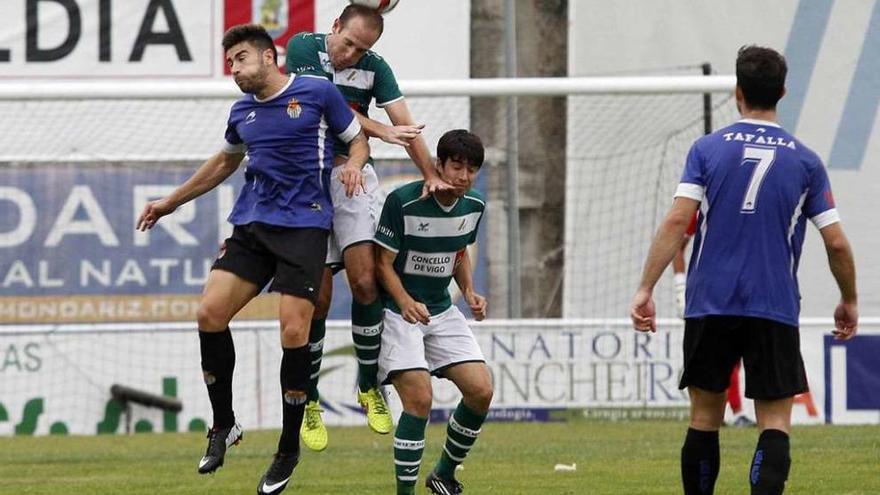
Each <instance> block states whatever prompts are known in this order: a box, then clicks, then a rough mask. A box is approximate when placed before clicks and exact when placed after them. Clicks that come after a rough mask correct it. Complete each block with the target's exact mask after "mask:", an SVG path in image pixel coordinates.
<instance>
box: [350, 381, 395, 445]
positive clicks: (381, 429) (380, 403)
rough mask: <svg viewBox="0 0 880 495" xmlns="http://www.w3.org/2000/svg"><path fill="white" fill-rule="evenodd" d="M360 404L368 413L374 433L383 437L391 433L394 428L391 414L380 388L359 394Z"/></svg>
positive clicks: (368, 422)
mask: <svg viewBox="0 0 880 495" xmlns="http://www.w3.org/2000/svg"><path fill="white" fill-rule="evenodd" d="M358 403H359V404H360V405H361V407H363V408H364V411H366V412H367V424H368V425H370V428H372V429H373V431H375V432H376V433H379V434H381V435H385V434H387V433H390V432H391V430H392V428H394V423H393V422H392V421H391V412H390V411H389V410H388V406H387V405H386V404H385V398H384V397H382V393H381V392H379V389H378V388H376V387H373V388H371V389H370V390H367V391H366V392H358Z"/></svg>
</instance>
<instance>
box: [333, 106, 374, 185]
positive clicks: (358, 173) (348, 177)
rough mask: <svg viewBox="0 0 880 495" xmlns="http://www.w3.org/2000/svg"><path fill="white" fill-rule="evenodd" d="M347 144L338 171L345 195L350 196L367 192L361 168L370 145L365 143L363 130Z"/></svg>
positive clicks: (366, 158) (365, 160)
mask: <svg viewBox="0 0 880 495" xmlns="http://www.w3.org/2000/svg"><path fill="white" fill-rule="evenodd" d="M355 113H356V112H355ZM348 144H349V148H348V159H347V160H346V162H345V164H344V165H342V169H341V170H340V171H339V181H340V182H342V183H343V184H345V195H346V196H348V197H349V198H350V197H352V196H355V195H357V194H360V193H362V192H363V193H366V192H367V186H366V184H365V183H364V174H363V173H362V170H363V169H364V165H365V164H366V163H367V160H368V159H369V158H370V145H369V144H368V143H367V137H366V136H365V135H364V133H363V131H361V132H359V133H358V135H357V136H355V137H354V139H352V140H351V142H349V143H348Z"/></svg>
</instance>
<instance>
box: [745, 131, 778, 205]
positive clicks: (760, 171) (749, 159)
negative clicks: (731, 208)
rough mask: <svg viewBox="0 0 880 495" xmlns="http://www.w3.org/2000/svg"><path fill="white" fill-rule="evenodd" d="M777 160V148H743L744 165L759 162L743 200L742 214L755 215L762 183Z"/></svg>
mask: <svg viewBox="0 0 880 495" xmlns="http://www.w3.org/2000/svg"><path fill="white" fill-rule="evenodd" d="M775 158H776V148H775V147H764V146H743V157H742V163H741V164H742V165H745V164H747V163H753V162H757V164H756V165H755V170H754V171H752V178H751V179H750V180H749V187H748V189H746V195H745V197H744V198H743V203H742V208H741V209H740V213H754V212H755V208H756V207H757V204H756V203H757V202H758V192H759V191H760V190H761V183H762V182H764V177H765V176H766V175H767V172H768V171H769V170H770V166H771V165H773V160H774V159H775Z"/></svg>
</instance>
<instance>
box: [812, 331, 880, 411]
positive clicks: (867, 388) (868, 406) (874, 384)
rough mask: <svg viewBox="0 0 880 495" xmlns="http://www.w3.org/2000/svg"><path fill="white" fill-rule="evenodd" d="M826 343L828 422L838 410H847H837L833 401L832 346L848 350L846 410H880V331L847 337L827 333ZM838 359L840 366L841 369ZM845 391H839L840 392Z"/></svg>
mask: <svg viewBox="0 0 880 495" xmlns="http://www.w3.org/2000/svg"><path fill="white" fill-rule="evenodd" d="M824 347H825V422H826V423H831V422H832V421H833V419H834V414H835V412H836V413H841V414H842V413H844V412H845V411H834V410H833V407H832V404H833V400H832V399H833V395H832V394H833V393H835V391H834V390H833V378H834V376H833V369H834V366H833V363H832V359H833V358H832V355H831V349H832V348H833V347H842V348H844V349H845V350H846V352H845V356H846V357H845V360H846V362H845V365H844V366H843V367H842V368H843V370H845V371H844V373H845V374H846V389H845V391H846V410H847V411H880V395H878V394H877V390H880V364H878V361H877V356H878V355H880V335H857V336H855V337H853V338H852V339H850V340H847V341H838V340H834V337H832V336H830V335H826V336H825V337H824ZM840 368H841V367H840V366H839V363H838V367H837V369H838V370H840ZM840 392H842V391H838V392H837V393H840Z"/></svg>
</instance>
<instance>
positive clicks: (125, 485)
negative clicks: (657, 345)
mask: <svg viewBox="0 0 880 495" xmlns="http://www.w3.org/2000/svg"><path fill="white" fill-rule="evenodd" d="M686 427H687V426H686V424H685V423H681V422H672V421H658V422H651V421H634V422H625V423H624V422H620V423H615V422H604V421H576V422H568V423H551V424H511V423H507V424H502V423H489V424H487V425H485V427H484V428H483V434H482V435H481V437H480V439H479V441H478V442H477V444H476V446H475V448H474V450H473V452H472V453H471V456H470V457H469V458H468V460H467V461H466V462H465V468H464V470H462V471H459V473H458V478H459V479H460V480H461V481H462V482H463V483H464V486H465V493H468V494H483V493H492V494H525V493H530V494H531V493H535V494H670V493H681V488H680V482H679V464H678V458H679V449H680V448H681V442H682V440H683V439H684V433H685V429H686ZM444 435H445V429H444V427H443V426H442V425H435V426H431V427H429V430H428V447H427V448H426V451H425V459H424V461H423V465H422V472H421V473H420V484H419V485H418V493H425V489H424V487H423V485H422V484H421V480H423V479H424V476H425V474H426V472H427V470H429V469H431V467H432V466H433V465H434V463H435V462H436V460H437V457H438V455H439V452H440V449H441V447H442V442H443V438H444ZM277 438H278V432H277V431H269V432H245V437H244V441H243V442H242V444H241V445H239V446H238V447H234V448H232V449H231V450H230V452H229V453H228V454H227V456H226V465H225V466H224V467H223V468H221V469H220V470H219V471H218V472H217V474H215V475H209V476H199V475H198V474H196V465H197V463H198V460H199V458H200V457H201V455H202V453H203V451H204V448H205V445H206V443H205V442H206V441H205V438H204V436H203V435H196V434H143V435H133V436H128V437H124V436H97V437H37V438H30V437H16V438H2V439H0V494H4V495H5V494H52V495H55V494H59V493H60V494H74V495H87V494H107V493H124V494H126V495H141V494H142V495H147V494H149V495H160V494H175V495H189V494H211V495H219V494H242V493H255V492H256V485H257V482H258V480H259V478H260V476H261V475H262V473H263V471H264V470H265V469H266V467H267V466H268V464H269V462H270V457H271V455H272V453H273V452H274V451H275V443H276V441H277ZM756 440H757V431H756V430H755V429H735V428H724V429H723V430H722V431H721V474H720V476H719V479H718V483H717V485H716V490H715V492H716V493H717V494H728V493H729V494H741V493H748V487H747V476H748V467H749V463H750V461H751V457H752V452H753V450H754V445H755V442H756ZM792 459H793V463H792V470H791V475H790V476H789V482H788V486H787V489H786V493H787V494H798V493H800V494H811V495H816V494H835V495H841V494H877V493H880V428H878V427H877V426H858V427H856V426H849V427H846V426H802V427H797V428H795V430H794V432H793V436H792ZM575 463H576V464H577V470H576V471H572V472H557V471H554V465H556V464H569V465H570V464H575ZM393 473H394V469H393V464H392V447H391V436H390V435H388V436H379V435H376V434H374V433H372V432H371V431H369V430H368V429H367V428H366V426H365V427H363V428H332V429H331V430H330V446H329V448H328V449H327V450H326V451H324V452H321V453H314V452H309V451H305V450H304V451H303V458H302V460H301V463H300V465H299V467H298V468H297V470H296V472H295V474H294V478H293V480H292V482H291V484H290V485H289V486H288V488H287V490H286V491H285V493H308V494H341V493H358V494H393V493H394V474H393Z"/></svg>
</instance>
